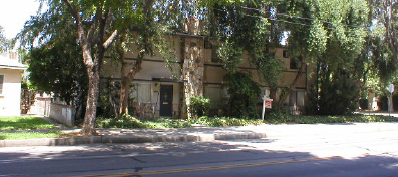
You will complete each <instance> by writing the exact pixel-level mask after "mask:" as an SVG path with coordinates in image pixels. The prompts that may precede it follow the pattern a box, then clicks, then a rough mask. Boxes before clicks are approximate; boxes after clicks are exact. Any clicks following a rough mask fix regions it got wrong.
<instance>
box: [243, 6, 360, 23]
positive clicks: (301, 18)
mask: <svg viewBox="0 0 398 177" xmlns="http://www.w3.org/2000/svg"><path fill="white" fill-rule="evenodd" d="M239 7H240V8H242V9H249V10H255V11H258V12H264V13H271V14H275V15H277V16H282V17H288V18H296V19H300V20H307V21H315V20H317V19H313V18H305V17H297V16H291V15H285V14H282V13H275V12H271V11H263V10H261V9H258V8H252V7H245V6H239ZM265 18H266V17H265ZM319 21H320V22H322V23H326V24H330V25H333V23H332V22H328V21H324V20H319ZM286 22H288V21H286ZM291 24H295V22H291ZM297 24H298V23H297ZM343 25H344V26H348V27H353V28H367V27H362V26H357V25H348V24H343Z"/></svg>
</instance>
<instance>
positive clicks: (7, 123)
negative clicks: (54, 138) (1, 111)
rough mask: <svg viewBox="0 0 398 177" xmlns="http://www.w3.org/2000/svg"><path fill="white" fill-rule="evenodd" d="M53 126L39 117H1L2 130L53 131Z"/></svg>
mask: <svg viewBox="0 0 398 177" xmlns="http://www.w3.org/2000/svg"><path fill="white" fill-rule="evenodd" d="M52 128H55V126H54V125H53V124H49V123H47V122H46V121H45V120H43V119H41V118H38V117H31V116H27V117H22V116H0V130H37V129H52Z"/></svg>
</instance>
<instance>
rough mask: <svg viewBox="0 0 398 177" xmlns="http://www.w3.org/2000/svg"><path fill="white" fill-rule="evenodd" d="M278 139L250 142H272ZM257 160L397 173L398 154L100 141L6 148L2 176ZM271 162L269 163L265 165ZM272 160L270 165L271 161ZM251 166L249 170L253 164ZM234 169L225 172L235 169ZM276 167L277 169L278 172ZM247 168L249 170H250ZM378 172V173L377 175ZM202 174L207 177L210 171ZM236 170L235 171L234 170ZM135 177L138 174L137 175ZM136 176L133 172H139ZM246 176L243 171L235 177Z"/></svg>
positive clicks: (341, 172)
mask: <svg viewBox="0 0 398 177" xmlns="http://www.w3.org/2000/svg"><path fill="white" fill-rule="evenodd" d="M275 141H277V140H276V139H261V140H246V141H245V142H250V143H264V144H269V143H273V142H275ZM249 162H250V163H251V164H256V163H259V164H260V165H259V166H261V168H264V172H262V173H264V174H263V176H264V175H266V176H286V175H292V174H294V176H319V175H320V174H327V175H326V176H358V175H359V176H369V175H370V176H372V175H373V176H394V175H396V174H398V173H397V172H398V165H397V164H398V158H397V157H394V156H386V155H380V156H377V155H364V156H362V157H357V158H344V157H327V158H323V157H318V156H316V155H314V154H311V153H310V152H298V151H282V150H267V149H266V148H265V149H261V150H260V149H258V148H257V149H256V148H255V147H254V146H250V145H247V144H229V143H226V142H190V143H189V142H185V143H144V144H101V145H82V146H73V147H65V146H60V147H51V149H48V147H30V148H26V147H25V148H1V149H0V176H1V175H5V176H7V175H29V176H58V175H63V176H69V175H70V174H74V175H75V174H78V175H80V174H82V175H83V174H84V175H86V174H110V173H120V172H123V173H126V172H127V173H132V172H144V171H152V170H154V169H164V170H167V169H175V168H182V167H184V168H187V167H188V166H189V167H190V168H193V171H194V170H195V168H199V167H205V166H219V165H220V164H222V165H225V164H226V165H232V166H233V165H234V164H247V163H249ZM264 162H266V163H264ZM267 162H269V163H267ZM254 167H255V165H253V167H248V168H254ZM235 169H236V168H235V167H231V168H226V169H224V170H226V171H228V170H235ZM275 169H276V170H275ZM245 171H246V173H247V171H250V170H245ZM376 172H377V173H376ZM200 173H201V174H202V173H203V176H206V173H204V172H200ZM234 174H235V173H234ZM134 175H135V176H139V175H137V174H134ZM134 175H131V176H134ZM240 175H243V176H247V175H249V176H250V174H244V173H243V174H239V172H237V173H236V174H235V176H240Z"/></svg>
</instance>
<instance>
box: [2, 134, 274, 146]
mask: <svg viewBox="0 0 398 177" xmlns="http://www.w3.org/2000/svg"><path fill="white" fill-rule="evenodd" d="M266 137H267V135H266V134H265V133H237V134H192V135H180V136H178V135H167V136H151V135H148V136H129V135H103V136H88V137H70V138H42V139H26V140H0V147H20V146H74V145H81V144H101V143H110V144H112V143H156V142H212V141H215V140H235V139H260V138H266Z"/></svg>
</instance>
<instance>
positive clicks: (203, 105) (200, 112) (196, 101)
mask: <svg viewBox="0 0 398 177" xmlns="http://www.w3.org/2000/svg"><path fill="white" fill-rule="evenodd" d="M189 108H190V109H191V110H192V112H193V114H194V116H195V117H201V116H205V115H206V113H207V111H208V110H209V108H210V99H209V98H205V97H203V96H196V95H192V96H191V103H190V105H189Z"/></svg>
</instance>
